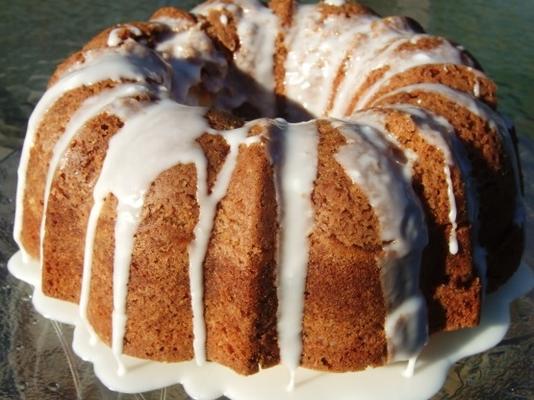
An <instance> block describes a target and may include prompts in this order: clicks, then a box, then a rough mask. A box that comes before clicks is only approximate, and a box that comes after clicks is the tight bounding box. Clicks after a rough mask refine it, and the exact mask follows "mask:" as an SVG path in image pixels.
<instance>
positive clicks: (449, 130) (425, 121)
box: [387, 105, 474, 254]
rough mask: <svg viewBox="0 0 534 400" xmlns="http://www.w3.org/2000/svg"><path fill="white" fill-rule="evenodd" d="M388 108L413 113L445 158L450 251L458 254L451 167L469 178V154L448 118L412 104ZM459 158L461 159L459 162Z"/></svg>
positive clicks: (422, 131)
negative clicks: (463, 151) (464, 152)
mask: <svg viewBox="0 0 534 400" xmlns="http://www.w3.org/2000/svg"><path fill="white" fill-rule="evenodd" d="M387 108H393V109H397V110H400V111H404V112H407V113H408V114H410V115H412V118H414V122H415V123H416V124H417V127H418V129H419V134H420V135H422V136H423V138H424V140H425V141H426V142H427V143H429V144H430V145H432V146H434V147H436V148H437V149H438V150H439V151H440V152H441V154H442V156H443V158H444V161H445V163H444V165H443V173H444V175H445V182H446V184H447V198H448V200H449V212H448V217H449V223H450V228H451V230H450V233H449V252H450V253H451V254H457V253H458V239H457V234H456V231H457V228H458V224H457V222H456V217H457V214H458V210H457V207H456V199H455V196H454V188H453V184H452V178H451V168H459V169H460V171H462V172H463V174H462V177H465V178H464V179H468V177H469V175H468V171H469V170H470V165H469V160H468V159H467V156H466V155H464V154H462V153H461V151H459V150H458V147H459V144H458V143H457V142H456V141H454V139H453V137H454V128H453V127H452V126H451V125H450V124H449V123H448V122H447V120H446V119H444V118H442V117H440V116H437V115H434V114H429V113H428V112H426V111H424V110H422V109H420V108H417V107H413V106H410V105H393V106H391V107H387ZM453 143H454V144H453ZM457 159H459V160H460V161H459V162H457V161H456V160H457ZM468 200H470V201H472V202H474V199H473V198H472V197H468ZM473 220H474V218H473Z"/></svg>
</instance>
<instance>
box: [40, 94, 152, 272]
mask: <svg viewBox="0 0 534 400" xmlns="http://www.w3.org/2000/svg"><path fill="white" fill-rule="evenodd" d="M141 93H149V89H148V88H147V87H146V86H142V85H138V84H124V85H121V86H118V87H116V88H113V89H111V90H105V91H103V92H102V93H99V94H98V95H96V96H93V97H90V98H88V99H87V100H85V101H84V103H83V104H82V106H81V107H80V108H79V109H78V110H77V111H76V113H75V114H74V115H73V116H72V117H71V118H70V121H69V123H68V125H67V127H66V128H65V132H64V133H63V135H62V136H61V137H60V138H59V140H58V141H57V143H56V145H55V146H54V151H53V154H52V158H51V160H50V165H49V167H48V173H47V176H46V184H45V195H44V204H43V219H42V221H41V257H40V259H41V263H42V262H43V260H44V251H43V250H44V248H43V243H44V240H45V237H46V229H45V226H46V209H47V204H48V197H49V196H50V189H51V187H52V180H53V179H54V175H55V172H56V170H57V168H58V167H59V165H60V162H61V159H62V157H63V154H64V153H65V151H66V150H67V148H68V146H69V144H70V142H71V140H72V139H73V138H74V136H75V135H76V134H77V133H78V131H79V130H80V129H81V128H82V127H83V126H84V125H85V123H86V122H87V121H89V120H91V119H93V118H94V117H96V116H97V115H98V114H100V113H101V112H102V111H104V109H105V108H106V107H107V106H110V105H111V104H112V103H113V102H114V101H117V100H118V99H120V98H126V97H131V96H135V95H139V94H141Z"/></svg>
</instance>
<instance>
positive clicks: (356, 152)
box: [336, 118, 428, 361]
mask: <svg viewBox="0 0 534 400" xmlns="http://www.w3.org/2000/svg"><path fill="white" fill-rule="evenodd" d="M364 119H365V118H362V120H364ZM358 122H360V121H358ZM336 125H337V127H338V129H339V131H340V132H341V133H342V134H343V135H344V136H345V139H346V140H347V144H346V145H344V146H342V147H341V148H340V150H339V152H338V153H337V154H336V159H337V160H338V162H339V163H340V164H341V165H342V166H343V167H344V168H345V171H346V173H347V175H348V176H349V177H350V178H351V179H352V180H353V181H354V182H355V183H356V184H358V185H359V186H360V187H362V188H363V190H364V192H365V193H366V195H367V198H368V200H369V203H370V204H371V207H372V208H373V210H374V212H375V214H376V216H377V218H378V221H379V223H380V235H381V240H382V242H383V255H382V256H381V257H380V260H379V265H380V268H381V280H382V289H383V294H384V299H385V303H386V321H385V326H384V330H385V333H386V339H387V344H388V360H389V361H399V360H404V359H409V358H410V357H413V356H414V355H416V354H417V353H418V352H419V351H420V350H421V348H422V347H423V345H424V343H425V342H426V340H427V322H426V307H425V302H424V300H423V298H422V295H421V293H420V292H419V281H418V279H417V277H418V276H419V265H420V258H421V253H422V251H423V248H424V247H425V246H426V243H427V240H428V239H427V233H426V229H424V228H423V227H424V226H425V223H424V216H423V214H422V210H421V206H420V204H419V201H418V199H417V197H416V195H415V193H413V190H412V188H411V183H410V182H411V175H410V168H407V167H406V165H404V164H405V163H406V162H405V161H404V162H403V161H402V160H400V159H396V158H395V159H394V157H391V158H390V157H388V156H391V154H392V152H391V151H389V148H390V146H391V145H390V143H389V142H388V141H387V140H385V139H384V137H383V136H382V134H381V133H380V132H379V131H378V130H377V129H375V128H372V127H371V126H369V125H366V124H365V125H364V124H361V125H343V124H341V123H337V124H336ZM386 154H387V155H388V156H386Z"/></svg>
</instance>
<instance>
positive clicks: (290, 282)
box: [271, 121, 319, 390]
mask: <svg viewBox="0 0 534 400" xmlns="http://www.w3.org/2000/svg"><path fill="white" fill-rule="evenodd" d="M318 140H319V139H318V132H317V127H316V124H315V122H308V123H302V124H287V122H285V121H278V122H277V129H275V130H274V131H273V139H272V145H271V154H272V159H273V162H274V166H275V174H276V181H277V193H278V195H277V197H278V200H279V204H280V209H281V211H280V212H281V216H280V221H281V224H280V225H281V229H280V256H279V273H278V276H279V282H278V299H279V300H278V301H279V309H278V314H279V315H278V344H279V346H280V358H281V361H282V364H284V365H285V366H286V367H287V368H289V370H290V371H291V377H292V379H291V383H290V388H291V390H292V386H293V385H292V384H293V383H294V371H295V370H296V369H297V367H298V366H299V365H300V357H301V353H302V339H301V332H302V317H303V311H304V290H305V285H306V274H307V269H308V257H309V243H308V236H309V234H310V233H311V229H312V227H313V206H312V201H311V194H312V191H313V184H314V181H315V178H316V175H317V146H318Z"/></svg>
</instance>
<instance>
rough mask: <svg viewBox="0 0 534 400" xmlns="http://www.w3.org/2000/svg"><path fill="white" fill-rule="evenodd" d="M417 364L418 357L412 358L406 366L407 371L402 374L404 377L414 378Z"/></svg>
mask: <svg viewBox="0 0 534 400" xmlns="http://www.w3.org/2000/svg"><path fill="white" fill-rule="evenodd" d="M416 362H417V357H412V358H410V359H409V360H408V364H407V365H406V369H405V370H404V372H403V373H402V376H404V377H405V378H412V377H413V374H414V372H415V363H416Z"/></svg>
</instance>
